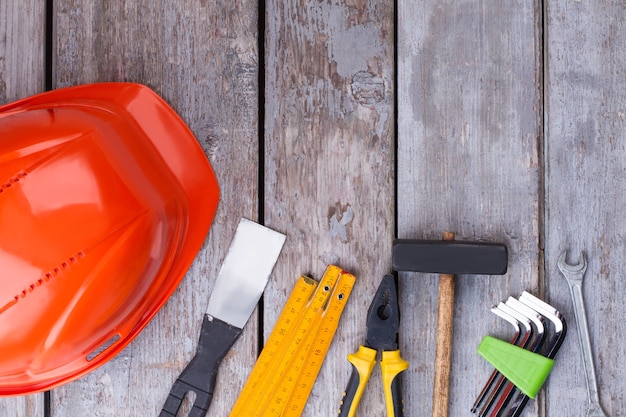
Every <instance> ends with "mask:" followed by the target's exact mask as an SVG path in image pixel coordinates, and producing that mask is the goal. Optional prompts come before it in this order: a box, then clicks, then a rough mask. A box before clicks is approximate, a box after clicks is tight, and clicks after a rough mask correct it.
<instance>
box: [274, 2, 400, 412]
mask: <svg viewBox="0 0 626 417" xmlns="http://www.w3.org/2000/svg"><path fill="white" fill-rule="evenodd" d="M393 11H394V10H393V2H392V1H388V0H387V1H379V0H373V1H360V0H351V1H347V2H341V1H328V2H313V1H298V0H287V1H283V0H280V1H279V0H269V1H267V9H266V17H267V25H266V27H267V30H266V78H265V86H266V96H265V114H266V117H265V140H266V144H265V146H266V159H265V220H266V223H267V224H268V225H269V226H270V227H274V228H276V229H278V230H282V231H284V232H287V234H288V237H287V242H286V244H285V249H284V255H285V258H284V262H282V263H279V265H278V266H277V269H276V274H275V280H273V281H271V282H270V284H269V287H268V290H267V291H266V295H265V320H264V323H265V327H264V331H265V334H266V335H268V334H269V332H270V331H271V329H272V326H273V324H274V323H275V321H276V318H277V316H278V313H279V312H280V308H281V307H282V305H284V303H285V300H286V298H287V295H288V293H289V292H290V291H291V288H292V287H293V284H294V283H295V280H296V279H297V277H298V276H299V275H300V274H305V275H309V276H311V277H313V278H315V279H318V280H319V279H320V278H321V276H322V274H323V272H324V270H325V268H326V266H327V265H328V264H336V265H338V266H339V267H341V268H343V269H345V270H346V271H349V272H351V273H353V274H354V275H355V276H356V278H357V282H356V285H355V287H354V289H353V292H352V295H351V296H350V299H349V301H348V304H347V307H346V309H345V311H344V313H343V316H342V319H341V322H340V324H339V328H338V331H337V334H336V336H335V339H334V341H333V344H332V345H331V347H330V350H329V351H328V356H327V357H326V361H325V363H324V365H323V367H322V369H321V372H320V376H319V377H318V380H317V382H316V384H315V386H314V388H313V392H312V393H311V396H310V397H309V401H308V404H307V406H306V408H305V410H304V413H303V416H306V417H312V416H314V417H319V416H333V415H336V413H337V410H338V408H339V402H340V400H341V396H342V393H343V390H344V389H345V387H346V386H347V383H348V378H349V376H350V372H351V365H350V364H349V363H348V361H347V359H346V357H347V355H348V354H349V353H352V352H355V351H356V350H357V349H358V346H359V344H362V343H364V341H365V318H366V314H367V309H368V307H369V304H370V302H371V299H372V297H373V296H374V293H375V291H376V288H377V287H378V284H379V283H380V281H381V279H382V277H383V275H384V274H385V273H388V272H389V271H390V266H391V262H390V261H391V259H390V254H391V243H392V238H393V233H394V200H393V184H394V162H393V161H394V159H393V158H394V154H393V149H394V141H393V117H394V115H393V89H392V88H393V79H394V75H393V26H392V25H393V16H394V15H393ZM381 385H382V384H381V378H380V368H379V367H376V368H375V371H374V374H373V375H372V377H371V378H370V382H369V385H368V387H367V389H366V392H365V394H364V397H363V399H362V401H361V405H360V407H359V409H360V410H363V411H361V412H362V413H365V415H383V414H384V413H385V411H384V410H385V406H384V399H383V392H382V386H381Z"/></svg>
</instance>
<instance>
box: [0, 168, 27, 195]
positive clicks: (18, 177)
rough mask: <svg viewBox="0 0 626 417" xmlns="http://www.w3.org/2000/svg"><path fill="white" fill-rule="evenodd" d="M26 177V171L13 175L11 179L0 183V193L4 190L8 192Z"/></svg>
mask: <svg viewBox="0 0 626 417" xmlns="http://www.w3.org/2000/svg"><path fill="white" fill-rule="evenodd" d="M27 175H28V174H27V173H26V171H20V172H18V173H17V174H15V175H14V176H13V177H11V178H9V179H8V180H7V181H5V182H4V183H0V193H3V192H5V191H6V190H9V189H10V188H11V187H13V186H14V185H16V184H17V183H19V182H20V181H21V180H23V179H24V178H25V177H26V176H27Z"/></svg>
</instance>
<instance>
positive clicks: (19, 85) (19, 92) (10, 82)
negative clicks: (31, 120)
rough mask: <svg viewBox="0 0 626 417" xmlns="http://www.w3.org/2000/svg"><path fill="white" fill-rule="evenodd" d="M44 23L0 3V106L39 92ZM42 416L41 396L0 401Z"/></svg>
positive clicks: (13, 1)
mask: <svg viewBox="0 0 626 417" xmlns="http://www.w3.org/2000/svg"><path fill="white" fill-rule="evenodd" d="M44 22H45V9H44V5H43V3H42V2H40V1H36V0H26V1H22V0H0V105H1V104H5V103H8V102H11V101H14V100H17V99H20V98H24V97H27V96H29V95H32V94H36V93H40V92H41V91H43V89H44V80H45V64H44V57H45V53H44V48H45V42H44V39H45V38H44V28H45V25H44ZM0 343H1V342H0ZM43 412H44V398H43V394H37V395H30V396H26V397H12V398H0V416H11V417H43Z"/></svg>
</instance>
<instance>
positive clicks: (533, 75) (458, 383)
mask: <svg viewBox="0 0 626 417" xmlns="http://www.w3.org/2000/svg"><path fill="white" fill-rule="evenodd" d="M625 19H626V3H625V2H623V1H620V0H601V1H599V0H560V1H556V0H553V1H549V0H544V1H538V0H535V1H521V0H517V1H514V0H482V1H481V0H455V1H452V0H445V1H441V0H422V1H408V0H399V1H397V2H394V1H391V0H369V1H368V0H346V1H343V2H340V1H335V0H330V1H317V0H310V1H306V0H305V1H296V0H265V1H264V2H261V3H257V2H252V1H243V2H242V1H220V2H214V1H207V0H189V1H173V0H157V1H154V0H137V1H132V2H131V1H123V0H107V1H93V0H48V1H47V3H46V2H42V1H37V0H0V103H6V102H10V101H13V100H15V99H18V98H22V97H26V96H28V95H31V94H34V93H38V92H41V91H44V90H45V89H55V88H61V87H66V86H71V85H77V84H83V83H92V82H99V81H133V82H139V83H143V84H146V85H148V86H150V87H151V88H153V89H154V90H155V91H156V92H157V93H159V94H160V95H161V96H163V97H164V98H165V100H166V101H167V102H169V103H170V104H171V105H172V106H173V107H174V108H175V109H176V110H177V111H178V113H179V114H180V115H181V117H182V118H183V119H184V120H185V121H186V122H187V123H188V124H189V126H190V127H191V129H192V130H193V131H194V133H195V134H196V136H197V138H198V140H199V141H200V143H201V144H202V145H203V147H204V149H205V150H206V153H207V156H208V157H209V159H210V161H211V164H212V165H213V167H214V169H215V172H216V175H217V176H218V180H219V183H220V187H221V191H222V199H221V201H220V206H219V209H218V212H217V215H216V218H215V221H214V224H213V226H212V229H211V232H210V234H209V236H208V237H207V241H206V244H205V246H204V247H203V248H202V250H201V252H200V253H199V254H198V257H197V259H196V261H195V263H194V264H193V266H192V267H191V269H190V270H189V273H188V274H187V276H186V278H185V279H184V281H183V282H182V284H181V285H180V287H179V288H178V290H177V291H176V293H175V294H174V295H173V296H172V298H171V299H170V301H169V302H168V303H167V305H166V306H165V307H164V308H163V309H162V310H161V312H160V313H159V314H158V315H157V317H156V318H155V319H154V320H153V321H152V322H151V323H150V325H149V326H148V327H147V328H146V330H145V331H144V332H143V333H142V334H141V335H140V336H139V337H138V338H137V339H136V340H135V341H134V342H133V343H132V344H131V345H130V346H129V347H128V348H127V349H126V350H125V351H123V352H122V353H121V354H120V355H118V356H117V357H116V358H115V359H113V360H111V361H110V362H109V363H107V364H106V365H104V366H103V367H101V368H100V369H98V370H97V371H95V372H93V373H92V374H90V375H88V376H86V377H84V378H82V379H80V380H78V381H76V382H73V383H70V384H67V385H65V386H63V387H60V388H57V389H54V390H53V391H52V392H50V393H49V395H44V394H36V395H32V396H26V397H17V398H2V399H0V416H1V417H4V416H7V417H22V416H32V417H74V416H98V417H100V416H115V417H121V416H122V417H125V416H129V417H135V416H156V415H157V414H158V412H159V411H160V409H161V406H162V405H163V401H164V400H165V398H166V396H167V393H168V392H169V389H170V387H171V384H172V382H173V381H174V379H175V378H176V377H177V375H178V373H179V372H180V371H181V369H182V368H183V367H184V366H185V365H186V363H187V361H188V360H189V359H190V358H191V356H192V355H193V353H194V349H195V344H196V340H197V335H198V331H199V327H200V323H201V317H202V314H203V312H204V311H205V309H206V305H207V302H208V297H209V294H210V293H211V289H212V287H213V281H214V278H215V276H216V274H217V271H218V269H219V266H220V263H221V261H222V259H223V257H224V255H225V252H226V249H227V248H228V245H229V243H230V239H231V237H232V234H233V232H234V228H235V226H236V224H237V222H238V220H239V218H240V217H242V216H245V217H248V218H252V219H256V220H259V221H261V222H263V223H264V224H266V225H267V226H269V227H272V228H274V229H276V230H279V231H281V232H284V233H286V234H287V236H288V238H287V243H286V245H285V249H284V251H283V253H282V255H281V257H280V258H279V261H278V264H277V266H276V269H275V271H274V275H273V277H272V280H271V281H270V284H269V285H268V288H267V290H266V293H265V297H264V309H263V311H262V312H261V313H259V314H263V315H264V317H263V320H262V321H258V320H256V319H254V318H253V319H252V320H251V321H250V322H249V323H248V325H247V327H246V328H245V331H244V333H243V335H242V337H241V338H240V340H239V341H238V342H237V343H236V344H235V346H234V347H233V349H232V351H231V352H229V354H228V355H227V357H226V359H225V360H224V362H223V364H222V366H221V369H220V376H219V379H218V387H217V391H216V394H215V397H214V400H213V404H212V406H211V410H210V413H209V414H210V415H211V416H216V417H217V416H227V415H228V413H229V410H230V408H231V407H232V405H233V404H234V402H235V400H236V398H237V394H238V392H239V390H240V389H241V386H242V385H243V383H244V381H245V379H246V376H247V374H248V372H249V371H250V369H251V367H252V366H253V364H254V360H255V357H256V355H257V353H258V352H257V346H258V340H257V339H258V335H259V334H263V335H265V337H267V335H268V334H269V332H270V331H271V328H272V326H273V323H274V321H275V320H276V317H277V315H278V313H279V311H280V309H281V307H282V305H283V303H284V301H285V300H286V297H287V295H288V293H289V291H290V289H291V287H292V286H293V284H294V282H295V280H296V278H297V277H298V276H299V275H301V274H307V275H309V276H312V277H313V278H316V279H319V278H320V277H321V275H322V273H323V271H324V269H325V267H326V265H327V264H329V263H335V264H337V265H339V266H341V267H342V268H344V269H346V270H348V271H350V272H352V273H354V274H355V275H356V276H357V278H358V282H357V284H356V287H355V289H354V291H353V293H352V296H351V298H350V300H349V302H348V306H347V308H346V310H345V312H344V315H343V317H342V320H341V323H340V327H339V330H338V333H337V335H336V336H335V339H334V343H333V345H332V346H331V348H330V350H329V352H328V357H327V360H326V362H325V364H324V367H323V368H322V371H321V374H320V376H319V378H318V380H317V383H316V385H315V387H314V390H313V392H312V394H311V397H310V399H309V402H308V405H307V408H306V409H305V412H304V414H303V415H304V416H307V417H327V416H328V417H329V416H333V415H335V414H336V410H337V408H338V404H339V400H340V398H341V394H342V391H343V389H344V386H345V384H346V383H347V380H348V376H349V374H350V365H349V364H348V363H347V361H346V359H345V357H346V355H347V354H348V353H350V352H353V351H356V349H357V348H358V345H359V344H360V343H362V342H363V339H364V336H365V314H366V311H367V306H368V305H369V302H370V299H371V297H372V295H373V294H374V291H375V289H376V287H377V285H378V283H379V281H380V279H381V278H382V276H383V275H384V274H385V273H387V272H388V271H389V270H390V265H391V260H390V254H391V244H392V239H393V238H394V237H401V238H409V237H410V238H439V237H440V235H441V232H442V231H444V230H451V231H454V232H456V234H457V238H458V239H467V240H496V241H502V242H505V243H506V244H507V245H508V247H509V253H510V257H509V272H508V273H507V274H506V275H505V276H503V277H486V276H472V277H467V276H464V277H459V280H458V284H457V294H456V304H455V306H456V307H455V323H454V325H455V332H454V345H453V358H452V360H453V364H452V381H451V404H450V415H451V416H464V415H471V414H470V412H469V410H470V407H471V404H472V402H473V400H474V398H475V397H476V395H477V394H478V391H479V390H480V386H482V384H483V382H484V381H485V380H486V378H487V376H488V375H489V373H490V368H489V366H488V365H487V364H486V362H485V361H484V360H482V359H481V358H480V357H479V356H478V354H477V353H476V347H477V346H478V344H479V343H480V340H481V339H482V337H483V336H485V335H487V334H495V335H499V336H503V335H506V330H507V325H506V324H505V323H503V322H502V320H499V319H497V318H496V317H495V316H494V315H493V314H491V313H490V312H489V309H490V308H491V307H492V306H493V305H495V304H497V303H498V302H500V301H503V300H505V299H506V298H507V297H508V296H509V295H514V296H517V295H519V294H520V293H521V291H523V290H528V291H530V292H532V293H534V294H536V295H538V296H540V297H542V298H544V299H545V300H546V301H549V302H550V303H551V304H553V305H554V306H555V307H556V308H558V309H559V310H561V311H562V313H563V314H564V315H565V317H566V318H567V319H568V322H569V324H570V326H569V327H570V331H569V335H568V338H567V339H566V341H565V343H564V345H563V347H562V349H561V351H560V352H559V354H558V356H557V361H556V366H555V368H554V370H553V371H552V374H551V376H550V378H549V379H548V382H547V384H546V386H545V389H543V390H542V392H541V394H540V396H539V397H538V399H537V400H534V401H531V402H530V403H529V405H528V406H527V409H526V410H525V412H524V416H528V417H531V416H550V417H560V416H572V417H577V416H585V411H586V402H587V400H586V398H587V392H586V386H585V380H584V376H583V369H582V360H581V355H580V347H579V344H578V339H577V332H576V327H575V322H574V316H573V309H572V304H571V301H570V296H569V290H568V287H567V284H566V282H565V280H564V278H563V277H562V276H561V275H560V274H559V272H558V270H557V267H556V260H557V258H558V256H559V255H560V253H561V252H562V251H564V250H569V251H570V255H571V257H570V261H572V262H575V261H577V260H578V254H579V253H580V252H581V251H584V252H585V253H586V255H587V258H588V263H589V267H588V270H587V278H586V282H585V284H584V297H585V301H586V303H587V311H588V321H589V325H590V332H591V338H592V343H593V347H594V357H595V358H596V368H597V373H598V378H599V384H600V396H601V402H602V404H603V406H604V408H605V410H606V411H607V412H608V414H609V415H611V416H626V396H625V393H626V388H625V386H626V383H625V382H624V381H626V347H625V344H624V341H623V340H624V336H623V332H626V326H625V325H624V317H625V316H626V306H625V300H626V278H625V277H624V275H625V273H626V266H625V265H626V264H625V261H626V251H625V245H624V238H625V234H626V220H625V219H624V216H623V214H622V212H623V208H624V206H625V204H626V194H625V191H626V182H625V178H626V133H625V131H626V53H625V52H624V51H625V48H624V47H625V46H626V24H625ZM46 41H51V43H49V48H48V49H46ZM0 140H1V138H0ZM399 288H400V291H401V303H402V305H401V308H402V326H401V334H400V343H401V349H402V352H403V357H404V358H405V359H407V360H409V361H410V363H411V367H410V369H409V370H408V371H407V372H406V373H405V375H404V381H403V387H404V393H405V410H406V416H407V417H417V416H429V415H430V412H431V395H432V392H431V391H432V377H433V357H434V329H435V316H436V306H437V298H436V297H437V277H436V276H435V275H417V274H405V273H403V274H401V275H400V277H399ZM259 323H263V324H264V327H263V328H262V329H259ZM0 343H1V341H0ZM379 377H380V372H379V371H378V372H376V371H375V373H374V375H373V377H372V380H371V381H370V383H369V386H368V389H367V391H366V393H365V396H364V398H363V401H362V403H361V406H360V409H359V412H358V413H357V414H358V415H359V416H383V415H384V414H385V411H384V404H383V403H384V400H383V397H382V391H381V383H380V381H379Z"/></svg>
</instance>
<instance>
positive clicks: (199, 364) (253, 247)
mask: <svg viewBox="0 0 626 417" xmlns="http://www.w3.org/2000/svg"><path fill="white" fill-rule="evenodd" d="M284 243H285V235H283V234H281V233H278V232H275V231H273V230H271V229H268V228H267V227H264V226H261V225H259V224H257V223H254V222H252V221H250V220H247V219H242V220H241V221H240V222H239V226H237V230H236V231H235V236H234V237H233V241H232V243H231V244H230V248H229V249H228V253H227V254H226V258H225V259H224V262H223V263H222V267H221V269H220V272H219V274H218V276H217V279H216V281H215V287H214V288H213V292H212V293H211V298H210V299H209V307H208V309H207V313H206V314H205V315H204V320H203V322H202V330H201V333H200V340H199V341H198V347H197V350H196V355H195V356H194V358H193V359H192V360H191V362H189V364H188V365H187V367H186V368H185V369H184V370H183V372H182V373H181V374H180V376H179V377H178V379H177V380H176V382H174V385H173V386H172V389H171V391H170V394H169V395H168V397H167V400H166V401H165V405H164V406H163V409H162V410H161V414H160V415H159V417H173V416H176V414H177V413H178V409H179V408H180V406H181V404H182V402H183V399H184V398H185V395H186V394H187V393H189V392H194V393H195V394H196V398H195V401H194V404H193V408H192V409H191V411H190V412H189V417H204V416H205V415H206V413H207V410H208V409H209V405H210V404H211V399H212V397H213V389H214V387H215V380H216V377H217V368H218V366H219V364H220V362H221V360H222V358H224V356H225V355H226V353H227V352H228V350H229V349H230V347H231V346H232V345H233V343H235V340H237V338H238V337H239V335H240V334H241V332H242V329H243V327H244V326H245V324H246V322H247V321H248V318H250V315H251V314H252V311H254V308H255V307H256V305H257V303H258V301H259V298H260V297H261V294H263V290H264V289H265V285H266V284H267V281H268V280H269V277H270V274H271V273H272V269H274V264H275V263H276V260H277V259H278V255H279V254H280V251H281V249H282V247H283V244H284Z"/></svg>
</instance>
